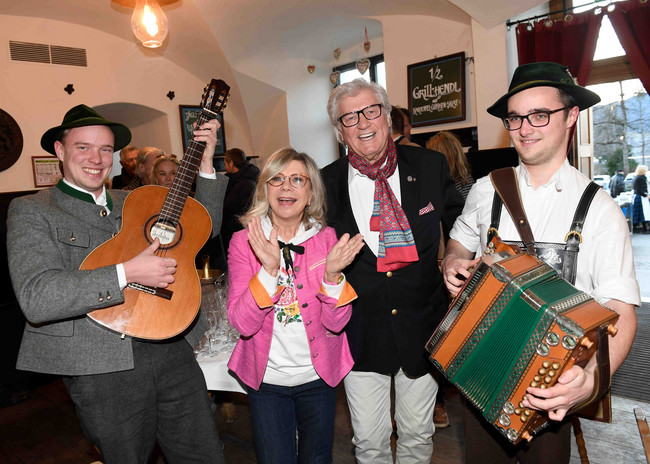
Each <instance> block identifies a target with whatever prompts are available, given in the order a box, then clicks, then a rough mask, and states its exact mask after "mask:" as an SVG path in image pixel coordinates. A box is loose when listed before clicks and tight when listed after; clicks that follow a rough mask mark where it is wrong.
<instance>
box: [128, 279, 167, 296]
mask: <svg viewBox="0 0 650 464" xmlns="http://www.w3.org/2000/svg"><path fill="white" fill-rule="evenodd" d="M127 287H129V288H132V289H134V290H139V291H141V292H144V293H148V294H150V295H153V296H158V297H160V298H164V299H165V300H171V299H172V295H173V294H174V292H172V291H171V290H167V289H166V288H158V287H147V286H146V285H141V284H136V283H131V284H127Z"/></svg>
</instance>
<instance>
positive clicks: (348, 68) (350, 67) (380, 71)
mask: <svg viewBox="0 0 650 464" xmlns="http://www.w3.org/2000/svg"><path fill="white" fill-rule="evenodd" d="M368 60H369V61H370V66H368V71H366V72H365V73H364V74H361V73H360V72H359V71H358V70H357V63H356V62H354V63H347V64H343V65H341V66H337V67H336V68H334V69H332V71H339V72H340V73H341V75H340V76H339V81H338V83H337V84H336V85H341V84H345V83H346V82H350V81H353V80H354V79H357V78H359V77H360V78H362V79H365V80H367V81H370V82H376V83H378V84H379V85H381V86H382V87H383V88H386V64H385V63H384V55H383V54H381V55H375V56H373V57H371V58H368Z"/></svg>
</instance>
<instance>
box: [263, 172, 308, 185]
mask: <svg viewBox="0 0 650 464" xmlns="http://www.w3.org/2000/svg"><path fill="white" fill-rule="evenodd" d="M287 179H289V185H291V186H292V187H294V188H297V189H301V188H303V187H304V186H305V185H307V181H308V180H310V179H309V176H308V175H307V174H294V175H292V176H283V175H282V174H277V175H275V176H273V177H271V178H270V179H269V184H270V185H272V186H273V187H280V186H281V185H283V184H284V182H285V181H286V180H287Z"/></svg>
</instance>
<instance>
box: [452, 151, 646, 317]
mask: <svg viewBox="0 0 650 464" xmlns="http://www.w3.org/2000/svg"><path fill="white" fill-rule="evenodd" d="M516 171H517V179H518V182H519V191H520V194H521V200H522V202H523V204H524V209H525V210H526V215H527V216H528V221H529V223H530V227H531V229H532V232H533V236H534V237H535V240H536V241H539V242H553V243H564V242H565V236H566V234H567V232H569V230H570V228H571V222H572V220H573V215H574V213H575V210H576V207H577V206H578V202H579V201H580V197H581V195H582V192H583V191H584V189H585V188H586V187H587V185H588V184H589V179H587V178H586V177H585V176H584V175H582V174H581V173H580V172H579V171H578V170H576V169H575V168H573V167H572V166H571V165H570V164H569V162H568V161H565V162H564V164H563V165H562V166H561V167H560V169H558V170H557V172H556V173H555V174H554V175H553V176H552V177H551V179H550V180H549V181H548V182H547V183H546V184H544V185H541V186H539V187H537V188H533V186H532V185H531V184H530V176H529V174H528V171H527V170H526V168H525V167H524V166H523V165H521V164H520V165H519V166H518V167H517V169H516ZM493 196H494V186H493V185H492V182H491V181H490V178H489V176H486V177H483V178H481V179H479V180H478V182H477V183H476V184H475V185H474V186H473V187H472V190H471V191H470V193H469V195H468V196H467V201H466V203H465V207H464V208H463V212H462V214H461V215H460V216H459V217H458V218H457V219H456V222H455V223H454V227H453V229H452V231H451V234H450V236H451V238H453V239H454V240H456V241H458V242H460V244H461V245H463V246H464V247H465V248H466V249H467V250H470V251H477V256H480V255H481V254H482V250H484V249H485V247H486V246H487V231H488V228H489V227H490V219H491V213H492V198H493ZM499 236H500V237H501V239H502V240H504V241H520V237H519V233H518V232H517V229H516V227H515V225H514V223H513V222H512V218H511V217H510V215H509V214H508V213H507V211H506V210H505V208H504V209H503V212H502V214H501V223H500V225H499ZM582 238H583V240H582V243H581V244H580V252H579V253H578V271H577V276H576V283H575V286H576V287H577V288H578V289H580V290H582V291H584V292H588V293H590V294H592V295H593V296H594V297H595V298H596V299H597V300H598V301H599V302H600V303H601V304H602V303H604V302H606V301H608V300H610V299H616V300H620V301H622V302H624V303H629V304H633V305H636V306H639V305H640V304H641V297H640V292H639V284H638V282H637V280H636V273H635V270H634V259H633V256H632V243H631V239H630V233H629V229H628V226H627V223H626V222H625V217H624V216H623V213H622V211H621V208H620V207H619V206H618V205H617V204H616V202H615V201H614V200H612V198H611V197H610V196H609V195H608V194H607V192H605V191H604V190H602V189H600V190H599V191H598V192H596V195H595V196H594V199H593V201H592V203H591V206H590V207H589V211H588V213H587V217H586V218H585V224H584V227H583V231H582Z"/></svg>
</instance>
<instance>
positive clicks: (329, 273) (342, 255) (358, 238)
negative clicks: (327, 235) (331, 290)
mask: <svg viewBox="0 0 650 464" xmlns="http://www.w3.org/2000/svg"><path fill="white" fill-rule="evenodd" d="M361 248H363V236H362V235H361V234H357V235H355V236H354V237H352V238H350V234H343V236H342V237H341V239H340V240H339V241H338V242H337V243H336V245H334V246H333V247H332V249H331V250H330V252H329V253H328V254H327V260H326V261H325V276H324V279H325V281H326V282H332V283H336V282H338V281H339V278H340V277H341V273H342V272H343V269H345V268H346V267H348V266H349V265H350V263H351V262H352V260H353V259H354V257H355V256H356V255H357V254H358V253H359V251H361Z"/></svg>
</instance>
